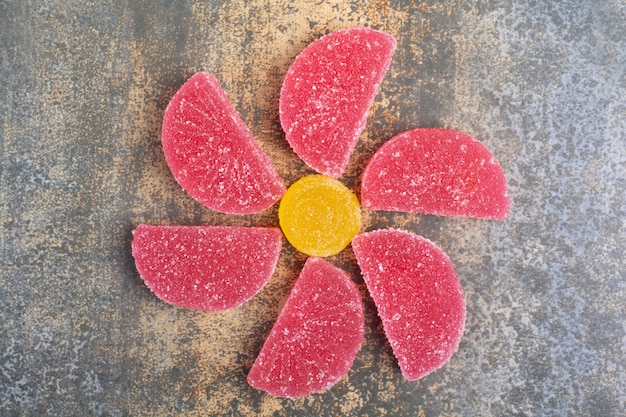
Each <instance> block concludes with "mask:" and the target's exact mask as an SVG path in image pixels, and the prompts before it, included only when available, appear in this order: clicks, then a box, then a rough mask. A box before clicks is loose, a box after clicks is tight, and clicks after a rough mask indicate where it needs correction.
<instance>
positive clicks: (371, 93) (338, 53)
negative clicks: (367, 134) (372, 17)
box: [280, 27, 396, 178]
mask: <svg viewBox="0 0 626 417" xmlns="http://www.w3.org/2000/svg"><path fill="white" fill-rule="evenodd" d="M395 49H396V40H395V39H394V37H393V36H391V35H389V34H387V33H383V32H379V31H376V30H373V29H368V28H364V27H362V28H353V29H345V30H341V31H339V32H333V33H330V34H328V35H326V36H323V37H321V38H320V39H318V40H316V41H315V42H313V43H312V44H310V45H309V46H308V47H307V48H306V49H304V51H302V53H300V55H298V57H297V58H296V59H295V61H294V63H293V64H292V65H291V68H289V71H288V72H287V75H286V76H285V81H284V83H283V87H282V90H281V92H280V122H281V124H282V126H283V129H284V130H285V132H286V138H287V141H288V142H289V144H290V145H291V147H292V148H293V150H294V151H295V153H296V154H298V156H300V158H302V160H304V162H306V163H307V164H308V165H309V166H310V167H311V168H313V169H314V170H316V171H317V172H319V173H321V174H325V175H327V176H329V177H333V178H338V177H340V176H341V174H343V172H344V170H345V169H346V166H347V164H348V160H349V159H350V156H351V155H352V152H353V151H354V147H355V146H356V143H357V141H358V140H359V136H360V135H361V133H362V132H363V130H364V129H365V124H366V121H367V111H368V109H369V108H370V106H371V105H372V103H373V102H374V98H375V97H376V93H377V92H378V88H379V86H380V83H381V82H382V79H383V77H384V75H385V73H386V72H387V69H388V68H389V65H390V63H391V58H392V56H393V53H394V51H395Z"/></svg>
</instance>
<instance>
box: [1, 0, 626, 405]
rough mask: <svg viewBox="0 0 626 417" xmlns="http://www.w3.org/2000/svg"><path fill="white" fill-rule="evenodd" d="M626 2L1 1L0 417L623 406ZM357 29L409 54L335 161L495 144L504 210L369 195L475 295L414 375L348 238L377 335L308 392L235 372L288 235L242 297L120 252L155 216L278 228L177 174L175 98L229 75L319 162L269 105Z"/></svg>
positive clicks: (286, 153) (289, 272) (271, 148)
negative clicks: (215, 205)
mask: <svg viewBox="0 0 626 417" xmlns="http://www.w3.org/2000/svg"><path fill="white" fill-rule="evenodd" d="M625 22H626V4H625V3H624V2H623V1H622V0H599V1H596V0H562V1H555V2H547V1H546V2H544V1H533V0H517V1H501V2H494V1H481V0H468V1H459V0H456V1H455V0H452V1H440V2H436V1H432V0H431V1H425V2H414V1H391V0H389V1H383V0H378V1H371V2H366V1H362V0H352V1H339V0H337V1H331V2H306V3H305V2H295V1H288V0H273V1H263V0H250V1H246V2H242V3H239V2H226V1H213V2H189V1H154V2H122V1H114V0H103V1H96V2H84V1H60V0H50V1H35V0H26V1H15V0H5V1H0V133H1V136H0V137H1V138H2V140H1V146H2V152H1V154H0V164H1V165H0V167H1V171H0V203H1V219H0V221H1V223H2V229H1V233H2V234H1V240H0V245H1V246H0V250H1V255H0V256H1V258H0V260H1V268H0V270H1V274H2V275H1V277H2V279H1V280H0V415H2V416H39V415H63V416H73V415H81V416H87V415H94V416H126V415H133V416H139V415H146V416H159V415H178V416H206V415H261V416H298V415H301V416H331V415H332V416H337V415H346V416H348V415H353V416H365V415H367V416H437V415H442V416H457V415H458V416H491V415H493V416H505V415H506V416H541V415H563V416H565V415H571V416H574V415H576V416H624V415H626V413H625V411H624V410H625V409H626V359H625V357H626V320H625V319H624V317H626V311H625V310H626V307H625V306H626V268H625V266H624V258H625V255H626V253H625V252H626V251H625V247H626V230H625V219H626V200H625V197H624V195H625V194H626V192H625V191H626V135H625V132H626V98H625V97H626V74H625V70H626V24H625ZM360 25H367V26H371V27H374V28H377V29H381V30H384V31H386V32H389V33H391V34H393V35H394V36H396V38H397V40H398V50H397V52H396V55H395V57H394V60H393V62H392V65H391V68H390V70H389V72H388V74H387V76H386V78H385V80H384V82H383V84H382V86H381V90H380V93H379V95H378V96H377V98H376V101H375V103H374V105H373V107H372V109H371V111H370V115H369V119H368V124H367V128H366V130H365V132H364V133H363V135H362V137H361V140H360V142H359V144H358V146H357V150H356V153H355V155H354V156H353V158H352V159H351V162H350V165H349V167H348V171H347V173H346V175H344V176H343V177H342V178H341V180H342V182H344V184H346V185H347V186H348V187H350V188H351V189H353V190H355V191H357V192H358V188H359V185H360V179H359V178H360V175H361V173H362V171H363V168H364V166H365V164H366V163H367V161H368V159H369V158H370V157H371V155H372V154H373V153H374V151H375V150H376V149H377V148H378V147H379V146H380V145H381V144H382V143H384V142H385V141H386V140H387V139H389V138H390V137H392V136H393V135H394V134H397V133H400V132H402V131H403V130H406V129H408V128H413V127H446V128H454V129H458V130H462V131H465V132H467V133H469V134H471V135H473V136H475V137H476V138H478V139H479V140H481V141H482V142H483V143H484V144H485V145H487V147H488V148H489V149H490V150H491V151H492V152H493V153H494V154H495V155H496V157H497V158H498V159H499V161H500V163H501V165H502V167H503V169H504V171H505V173H506V176H507V179H508V183H509V187H510V196H511V203H512V211H511V215H510V217H509V219H508V220H506V221H504V222H491V221H481V220H472V219H462V218H442V217H435V216H427V215H414V214H395V213H378V212H364V213H363V215H364V226H363V229H364V230H372V229H375V228H380V227H399V228H404V229H407V230H411V231H414V232H416V233H419V234H421V235H423V236H425V237H427V238H429V239H431V240H433V241H434V242H436V243H437V244H438V245H439V246H441V247H442V248H443V249H444V250H445V251H446V252H447V254H448V255H449V256H450V258H451V259H452V262H453V263H454V265H455V267H456V269H457V272H458V275H459V277H460V279H461V282H462V284H463V287H464V291H465V296H466V299H467V324H466V329H465V334H464V336H463V339H462V341H461V344H460V347H459V350H458V352H457V353H456V355H455V356H454V357H453V358H452V360H451V361H450V362H449V363H448V364H446V365H445V366H444V367H443V368H441V369H440V370H438V371H437V372H435V373H433V374H431V375H429V376H427V377H425V378H423V379H422V380H419V381H417V382H408V381H406V380H404V379H403V378H402V375H401V373H400V370H399V368H398V365H397V363H396V361H395V359H394V358H393V354H392V352H391V349H390V347H389V345H388V343H387V342H386V340H385V338H384V335H383V333H382V328H381V323H380V320H379V319H378V318H377V316H376V311H375V308H374V306H373V303H372V301H371V298H370V297H369V296H368V295H367V292H366V289H365V286H364V283H363V280H362V278H361V277H360V274H359V270H358V268H357V266H356V263H355V259H354V255H353V254H352V251H351V249H350V248H347V249H346V250H344V251H343V252H342V253H340V254H339V255H337V256H335V257H332V258H330V261H331V262H333V263H334V264H335V265H337V266H339V267H341V268H343V269H344V270H346V271H348V272H349V273H350V274H351V276H352V277H353V279H354V280H355V282H356V283H357V284H358V286H359V288H360V290H361V293H362V295H363V299H364V304H365V320H366V323H365V341H364V343H363V346H362V347H361V350H360V352H359V354H358V356H357V358H356V361H355V363H354V366H353V368H352V369H351V371H350V372H349V374H348V376H347V377H346V378H345V379H344V380H342V381H341V382H340V383H339V384H338V385H336V386H335V387H334V388H333V389H332V390H330V391H328V392H325V393H322V394H316V395H312V396H310V397H307V398H304V399H298V400H285V399H278V398H274V397H271V396H268V395H265V394H264V393H262V392H259V391H256V390H254V389H252V388H251V387H249V386H248V385H247V384H246V382H245V376H246V374H247V372H248V371H249V369H250V366H251V364H252V361H253V360H254V358H255V356H256V354H257V353H258V351H259V349H260V347H261V345H262V343H263V340H264V338H265V337H266V336H267V334H268V332H269V330H270V329H271V326H272V324H273V322H274V320H275V319H276V317H277V314H278V312H279V310H280V306H281V304H282V303H283V302H284V299H285V297H286V295H287V294H288V292H289V289H290V288H291V286H292V285H293V282H294V280H295V279H296V277H297V275H298V272H299V270H300V268H301V267H302V265H303V263H304V261H305V256H304V255H303V254H301V253H298V252H296V251H295V250H294V249H293V248H292V247H291V246H289V245H288V244H287V243H284V245H283V249H282V253H281V259H280V261H279V266H278V269H277V271H276V273H275V274H274V275H273V277H272V278H271V280H270V282H269V283H268V285H267V286H266V288H265V289H264V290H263V291H262V292H261V293H260V294H259V295H258V296H256V297H255V298H253V299H252V300H251V301H250V302H248V303H246V304H245V305H244V306H242V307H240V308H237V309H235V310H232V311H230V312H227V313H221V314H210V313H203V312H197V311H188V310H184V309H179V308H175V307H172V306H169V305H167V304H165V303H163V302H161V301H160V300H158V299H157V298H156V297H155V296H154V295H153V294H152V293H151V292H150V291H149V290H148V289H147V288H146V287H145V286H144V285H143V283H142V281H141V279H140V278H139V276H138V274H137V272H136V270H135V267H134V262H133V259H132V256H131V254H130V241H131V232H132V230H133V229H134V227H135V226H136V225H137V224H139V223H151V224H203V225H204V224H206V225H210V224H225V225H246V226H249V225H276V224H277V216H276V213H277V209H276V207H274V208H273V209H270V210H268V211H267V212H264V213H261V214H259V215H254V216H243V217H237V216H227V215H221V214H218V213H215V212H212V211H211V210H209V209H207V208H204V207H203V206H201V205H200V204H198V203H196V202H195V201H194V200H193V199H192V198H191V197H190V196H189V195H187V194H186V193H185V192H184V191H183V190H182V189H181V188H180V187H179V186H178V185H177V184H176V182H175V181H174V179H173V177H172V175H171V174H170V172H169V171H168V169H167V166H166V164H165V161H164V158H163V154H162V150H161V147H160V123H161V118H162V116H163V111H164V109H165V106H166V105H167V103H168V100H169V98H170V97H171V96H172V95H173V93H174V92H175V91H176V90H177V89H178V87H180V85H181V84H182V83H183V82H184V80H185V79H186V78H188V77H189V76H190V75H192V74H193V73H194V72H196V71H198V70H206V71H210V72H212V73H214V74H215V75H216V76H217V78H218V79H219V80H220V81H221V82H222V85H223V87H224V89H225V91H226V92H227V94H228V95H229V97H230V98H231V101H232V102H233V104H234V105H235V107H236V108H237V110H238V111H239V112H240V114H241V116H242V118H243V119H244V120H245V122H246V123H247V124H248V126H249V127H250V129H251V131H252V133H253V135H254V136H255V138H256V139H257V140H258V141H259V143H260V144H261V146H262V148H263V149H264V151H265V152H266V153H267V154H268V155H269V156H270V158H271V159H272V160H273V161H274V163H275V165H276V167H277V169H278V171H279V172H280V174H281V176H282V177H283V178H284V180H285V182H286V183H288V184H291V183H292V182H294V181H295V180H296V179H298V178H299V177H301V176H302V175H305V174H308V173H310V172H311V171H310V170H309V169H308V168H307V167H306V166H305V165H304V164H303V163H302V162H301V161H299V160H298V158H297V157H296V156H295V154H293V152H292V151H291V150H290V149H289V146H288V145H287V143H286V142H285V140H284V134H283V132H282V130H281V128H280V124H279V120H278V96H279V91H280V85H281V82H282V78H283V76H284V74H285V72H286V70H287V68H288V66H289V64H290V63H291V62H292V61H293V59H294V57H295V56H296V55H297V54H298V53H299V52H300V51H301V50H302V49H303V48H304V47H305V46H306V45H307V44H308V43H309V42H311V41H312V40H314V39H316V38H318V37H320V36H321V35H323V34H325V33H327V32H329V31H333V30H337V29H341V28H344V27H352V26H360Z"/></svg>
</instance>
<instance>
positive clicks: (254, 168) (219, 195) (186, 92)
mask: <svg viewBox="0 0 626 417" xmlns="http://www.w3.org/2000/svg"><path fill="white" fill-rule="evenodd" d="M161 136H162V141H163V151H164V152H165V159H166V161H167V164H168V165H169V167H170V170H171V171H172V174H174V178H176V181H178V183H179V184H180V185H181V186H182V187H183V188H184V189H185V190H186V191H187V192H188V193H189V194H191V196H192V197H193V198H195V199H196V200H198V201H199V202H200V203H202V204H204V205H205V206H207V207H209V208H212V209H214V210H217V211H221V212H223V213H231V214H250V213H257V212H259V211H262V210H265V209H267V208H269V207H270V206H272V205H273V204H274V203H275V202H276V201H278V200H279V199H280V197H281V196H282V195H283V194H284V193H285V185H284V184H283V182H282V180H281V179H280V176H279V175H278V173H277V172H276V170H275V169H274V166H273V165H272V162H271V161H270V160H269V158H268V157H267V155H265V154H264V153H263V151H262V150H261V148H260V147H259V145H258V144H257V143H256V141H255V140H254V138H253V137H252V135H251V134H250V131H249V130H248V128H247V127H246V125H245V124H244V122H243V120H241V118H240V117H239V114H238V113H237V111H236V110H235V108H234V107H233V106H232V104H230V102H229V101H228V98H227V97H226V94H224V91H222V88H221V87H220V85H219V83H218V82H217V80H216V79H215V77H214V76H213V75H211V74H209V73H207V72H199V73H197V74H195V75H194V76H192V77H191V78H190V79H189V80H188V81H187V82H186V83H185V84H184V85H183V86H182V87H181V88H180V90H178V92H177V93H176V94H175V95H174V97H173V98H172V100H171V101H170V103H169V105H168V106H167V109H166V110H165V115H164V117H163V130H162V134H161Z"/></svg>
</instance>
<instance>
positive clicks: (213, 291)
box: [132, 224, 282, 312]
mask: <svg viewBox="0 0 626 417" xmlns="http://www.w3.org/2000/svg"><path fill="white" fill-rule="evenodd" d="M281 243H282V234H281V232H280V230H279V229H277V228H271V227H229V226H150V225H145V224H141V225H139V226H137V228H136V229H135V230H134V232H133V242H132V253H133V257H134V258H135V263H136V266H137V270H138V271H139V275H140V276H141V278H142V279H143V280H144V282H145V283H146V285H147V286H148V287H149V288H150V289H151V290H152V292H154V294H156V296H157V297H159V298H160V299H162V300H163V301H165V302H167V303H170V304H173V305H175V306H179V307H185V308H191V309H198V310H206V311H213V312H218V311H225V310H228V309H231V308H235V307H238V306H240V305H241V304H243V303H244V302H246V301H248V300H249V299H250V298H252V297H253V296H254V295H256V294H257V293H258V292H259V291H260V290H261V289H262V288H263V286H264V285H265V283H267V281H268V280H269V278H270V277H271V276H272V274H273V273H274V270H275V269H276V264H277V263H278V257H279V255H280V250H281Z"/></svg>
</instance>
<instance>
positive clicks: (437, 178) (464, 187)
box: [361, 128, 509, 220]
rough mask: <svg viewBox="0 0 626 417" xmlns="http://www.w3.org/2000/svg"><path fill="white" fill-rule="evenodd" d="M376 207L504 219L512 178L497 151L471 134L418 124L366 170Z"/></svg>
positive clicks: (365, 187) (365, 197) (367, 199)
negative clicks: (505, 172)
mask: <svg viewBox="0 0 626 417" xmlns="http://www.w3.org/2000/svg"><path fill="white" fill-rule="evenodd" d="M361 201H362V204H363V207H364V208H367V209H370V210H390V211H403V212H413V213H425V214H435V215H439V216H466V217H475V218H483V219H492V220H504V219H506V217H507V216H508V214H509V196H508V189H507V185H506V178H505V176H504V172H503V171H502V168H501V167H500V164H499V163H498V161H497V160H496V158H495V157H494V156H493V154H492V153H491V152H490V151H489V150H488V149H487V148H486V147H485V146H484V145H483V144H482V143H480V142H479V141H477V140H476V139H474V138H472V137H471V136H469V135H468V134H466V133H463V132H459V131H455V130H448V129H434V128H433V129H413V130H408V131H406V132H403V133H400V134H398V135H396V136H394V137H393V138H391V139H389V140H388V141H387V142H385V144H383V146H381V147H380V149H378V151H376V153H375V154H374V156H373V157H372V159H371V160H370V162H369V163H368V164H367V167H366V168H365V171H364V172H363V179H362V183H361Z"/></svg>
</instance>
